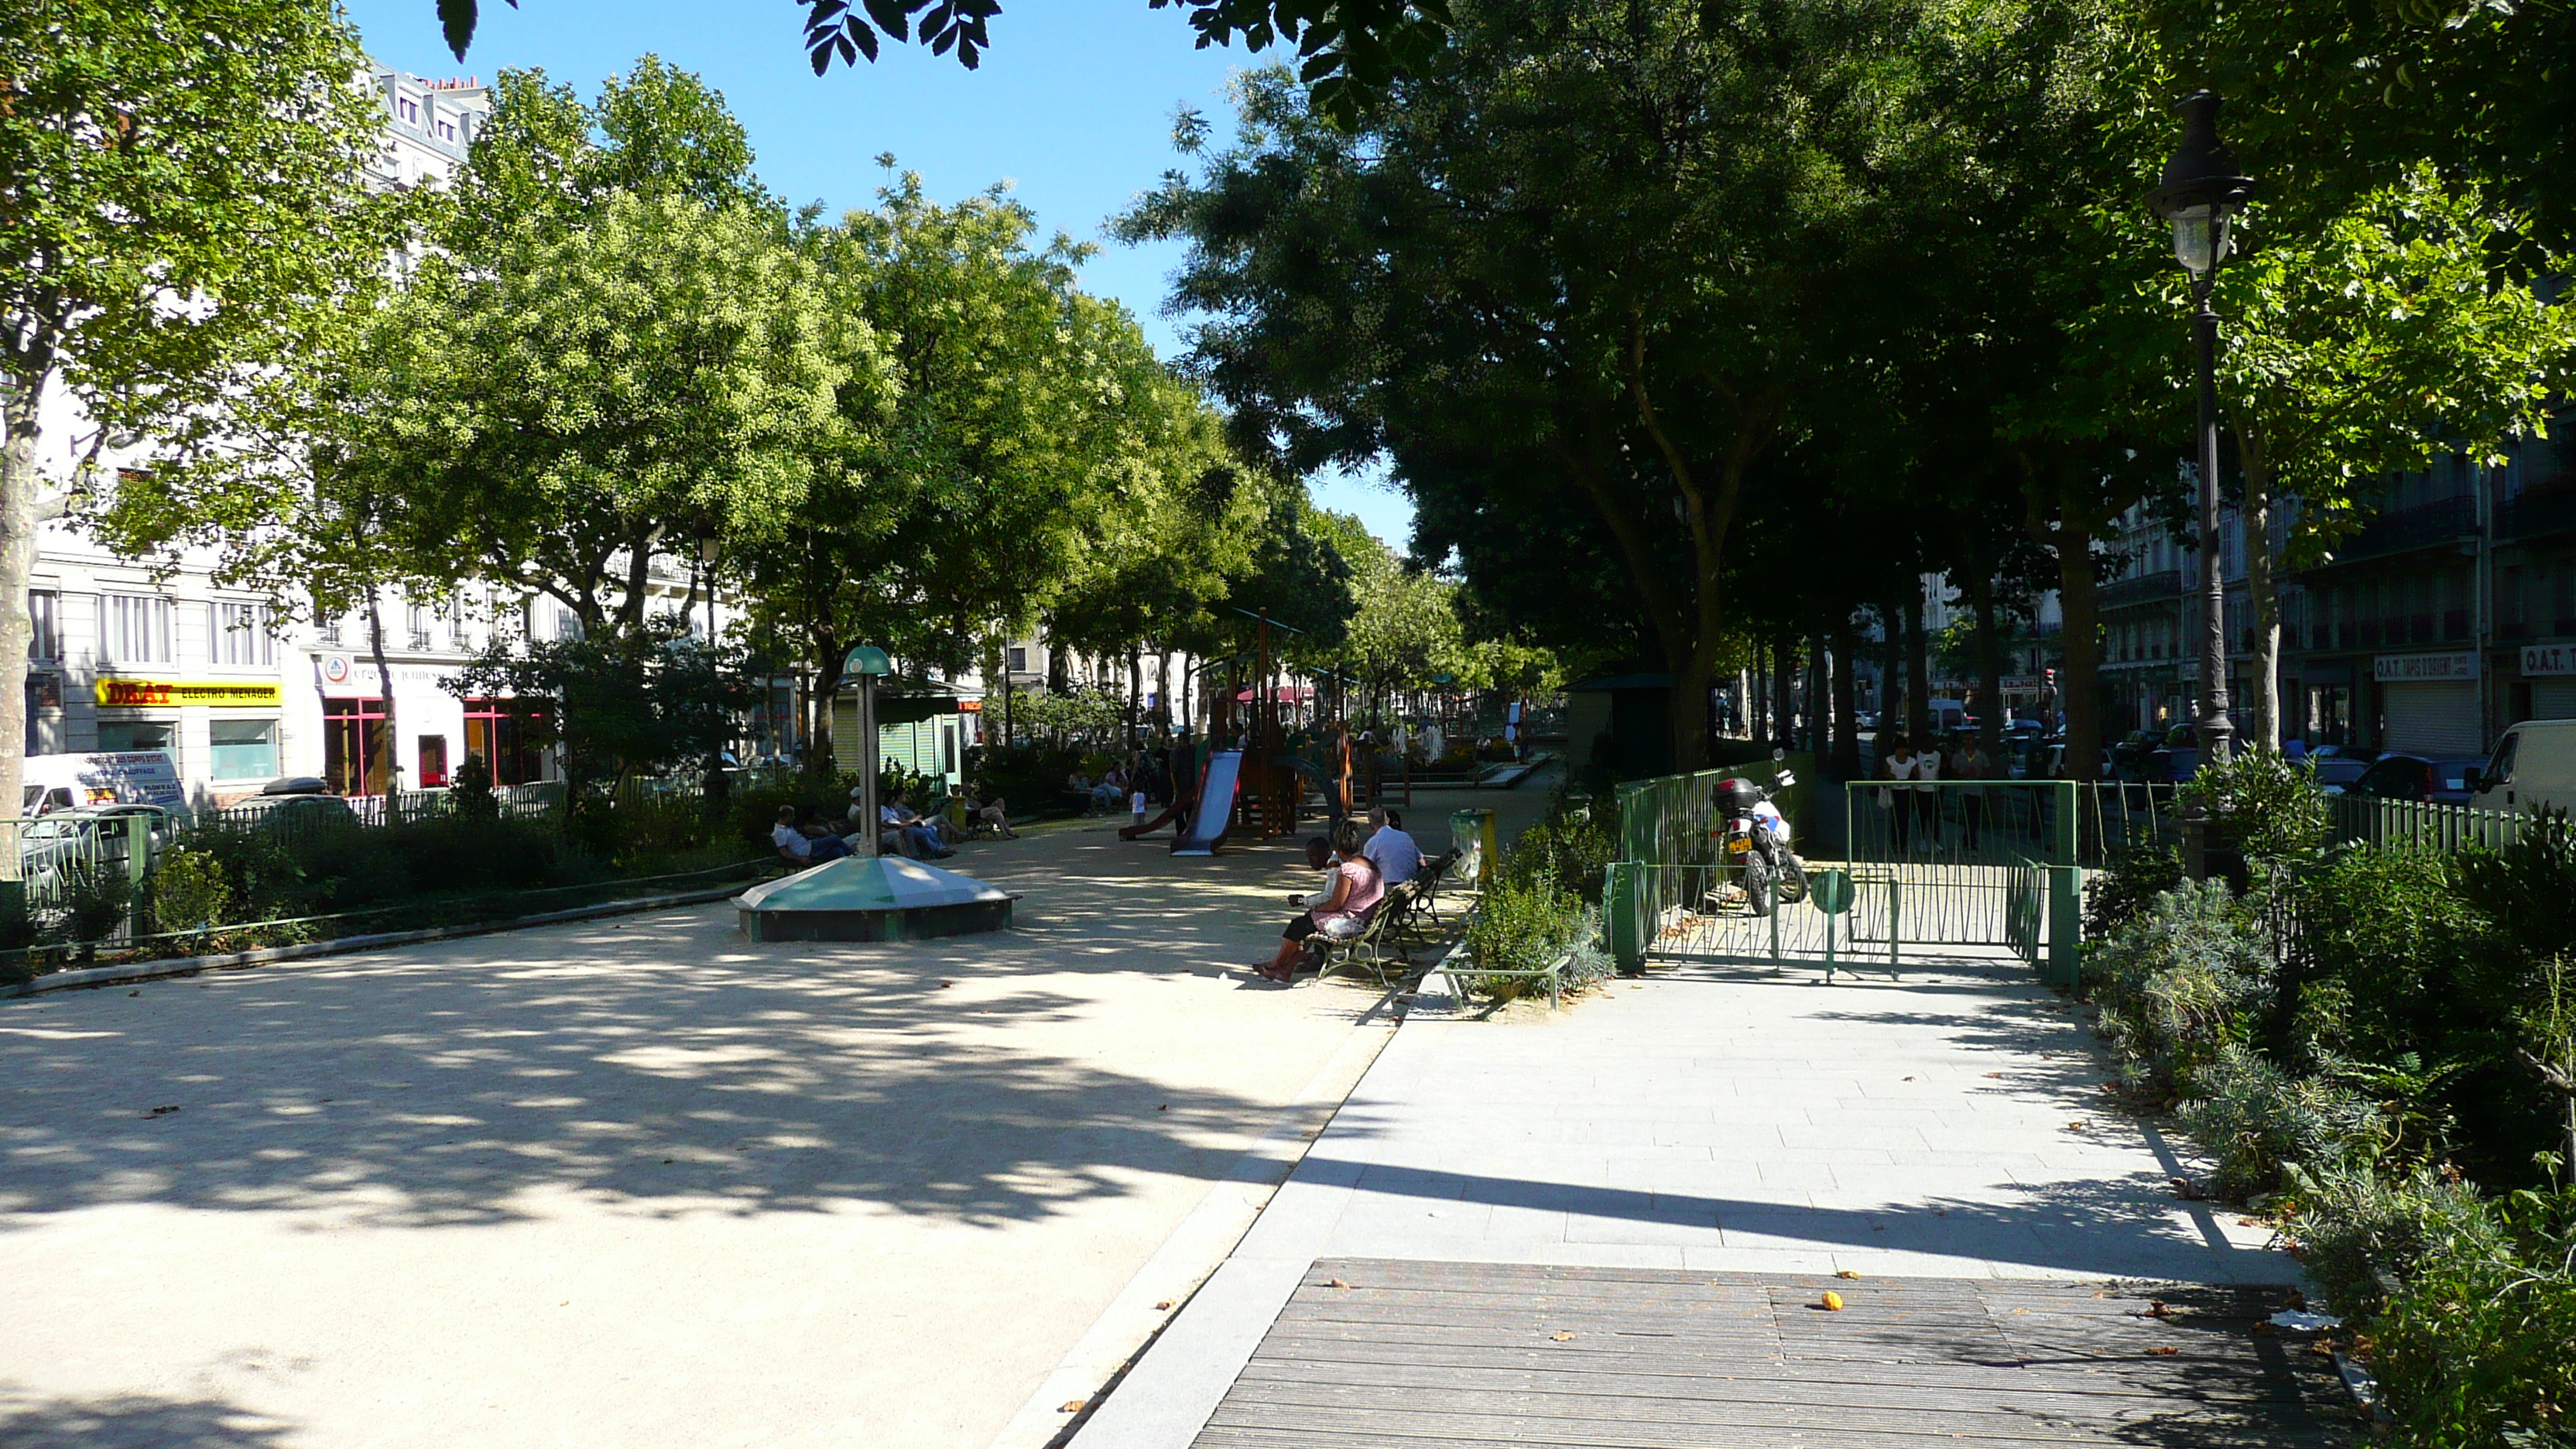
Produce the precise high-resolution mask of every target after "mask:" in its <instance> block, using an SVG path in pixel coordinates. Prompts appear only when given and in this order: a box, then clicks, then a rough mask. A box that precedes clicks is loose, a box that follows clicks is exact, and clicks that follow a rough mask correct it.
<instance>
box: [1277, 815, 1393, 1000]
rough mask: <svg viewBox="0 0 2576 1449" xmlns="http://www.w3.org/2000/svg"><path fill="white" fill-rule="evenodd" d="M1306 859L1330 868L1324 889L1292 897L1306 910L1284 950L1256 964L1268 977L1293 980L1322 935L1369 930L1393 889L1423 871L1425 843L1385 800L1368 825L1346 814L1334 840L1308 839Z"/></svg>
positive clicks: (1334, 937) (1339, 936) (1342, 936)
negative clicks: (1308, 945)
mask: <svg viewBox="0 0 2576 1449" xmlns="http://www.w3.org/2000/svg"><path fill="white" fill-rule="evenodd" d="M1306 864H1307V866H1308V867H1309V868H1310V869H1313V870H1317V871H1322V872H1326V873H1327V874H1326V875H1325V879H1324V883H1323V888H1322V889H1320V890H1317V891H1315V892H1313V893H1311V894H1307V895H1292V896H1290V897H1289V898H1288V903H1289V904H1290V905H1295V906H1303V907H1305V913H1304V914H1302V915H1300V916H1298V917H1297V919H1295V920H1293V921H1290V922H1289V923H1288V929H1287V931H1286V932H1285V933H1283V934H1282V935H1281V937H1280V940H1279V951H1278V954H1277V955H1275V956H1273V957H1271V959H1270V960H1268V961H1266V962H1263V963H1261V964H1260V965H1258V966H1255V967H1254V968H1253V971H1254V972H1255V973H1256V974H1258V975H1260V976H1261V977H1262V978H1263V979H1265V980H1269V981H1281V982H1284V981H1288V980H1290V979H1292V978H1293V977H1294V976H1295V975H1296V972H1297V967H1298V964H1299V961H1300V959H1301V958H1303V957H1304V956H1305V954H1306V943H1307V942H1309V941H1311V940H1313V939H1314V938H1316V937H1318V936H1321V937H1323V938H1324V939H1325V940H1327V941H1347V940H1349V939H1351V938H1352V937H1353V936H1356V935H1358V934H1359V933H1360V932H1362V931H1364V930H1367V929H1368V923H1369V918H1370V917H1372V916H1374V915H1376V914H1377V910H1378V907H1379V906H1381V905H1383V904H1385V902H1386V896H1387V892H1388V891H1389V890H1391V889H1393V888H1394V887H1396V886H1400V885H1402V884H1404V883H1405V882H1406V881H1409V880H1411V879H1413V878H1414V876H1416V875H1417V874H1419V873H1420V872H1421V870H1422V847H1420V846H1418V845H1416V844H1414V843H1413V837H1412V836H1410V835H1407V834H1405V833H1404V818H1403V817H1402V816H1401V815H1399V814H1398V813H1396V812H1395V811H1393V810H1389V809H1387V808H1386V807H1385V806H1382V805H1381V806H1376V807H1373V808H1372V809H1371V810H1370V811H1369V813H1368V823H1367V825H1365V826H1363V825H1362V824H1361V823H1360V822H1359V821H1358V820H1356V819H1352V818H1350V817H1347V816H1346V817H1344V818H1343V819H1341V820H1340V821H1338V822H1336V823H1335V824H1334V826H1333V833H1332V836H1331V838H1330V839H1329V840H1327V839H1326V838H1325V837H1323V836H1320V835H1319V836H1316V837H1315V838H1314V839H1312V840H1309V841H1307V842H1306Z"/></svg>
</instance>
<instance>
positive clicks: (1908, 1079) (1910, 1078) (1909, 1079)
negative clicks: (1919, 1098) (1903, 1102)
mask: <svg viewBox="0 0 2576 1449" xmlns="http://www.w3.org/2000/svg"><path fill="white" fill-rule="evenodd" d="M1905 1080H1907V1081H1909V1082H1910V1081H1913V1080H1914V1079H1913V1078H1912V1077H1907V1078H1906V1079H1905Z"/></svg>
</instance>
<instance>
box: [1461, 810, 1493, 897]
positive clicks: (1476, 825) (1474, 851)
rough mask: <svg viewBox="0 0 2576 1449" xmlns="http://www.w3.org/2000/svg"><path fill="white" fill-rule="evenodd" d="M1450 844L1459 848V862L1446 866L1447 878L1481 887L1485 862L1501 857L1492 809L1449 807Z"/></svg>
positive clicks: (1482, 885)
mask: <svg viewBox="0 0 2576 1449" xmlns="http://www.w3.org/2000/svg"><path fill="white" fill-rule="evenodd" d="M1449 848H1450V849H1451V850H1454V851H1457V852H1458V863H1457V864H1456V865H1454V866H1451V867H1450V868H1449V878H1450V879H1451V880H1454V881H1456V882H1458V883H1459V884H1460V885H1463V886H1467V887H1470V888H1472V889H1475V890H1483V889H1484V888H1485V863H1486V862H1487V861H1498V860H1500V859H1501V858H1502V851H1501V848H1500V846H1499V845H1498V843H1497V842H1496V841H1495V839H1494V812H1493V811H1491V810H1452V811H1450V812H1449Z"/></svg>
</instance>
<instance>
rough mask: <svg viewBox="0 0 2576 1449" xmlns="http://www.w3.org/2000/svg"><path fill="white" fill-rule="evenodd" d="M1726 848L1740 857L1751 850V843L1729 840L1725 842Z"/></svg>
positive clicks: (1748, 841)
mask: <svg viewBox="0 0 2576 1449" xmlns="http://www.w3.org/2000/svg"><path fill="white" fill-rule="evenodd" d="M1726 848H1727V849H1728V850H1731V851H1733V852H1735V853H1736V854H1737V855H1742V854H1743V853H1745V852H1746V851H1748V850H1751V849H1752V848H1753V842H1752V841H1750V840H1730V841H1728V842H1726Z"/></svg>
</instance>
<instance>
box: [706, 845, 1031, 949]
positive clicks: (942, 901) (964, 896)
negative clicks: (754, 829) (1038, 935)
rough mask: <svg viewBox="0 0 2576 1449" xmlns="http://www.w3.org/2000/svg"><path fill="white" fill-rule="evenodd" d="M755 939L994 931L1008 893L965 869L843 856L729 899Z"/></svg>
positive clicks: (1006, 909)
mask: <svg viewBox="0 0 2576 1449" xmlns="http://www.w3.org/2000/svg"><path fill="white" fill-rule="evenodd" d="M733 904H734V908H735V909H736V910H737V911H739V912H741V922H742V933H743V934H744V935H746V936H748V937H750V938H751V939H753V940H755V941H909V940H918V939H921V938H923V937H927V936H959V935H965V934H967V933H969V932H973V931H999V930H1004V929H1007V928H1008V927H1009V926H1010V924H1011V896H1010V894H1009V893H1008V892H1007V891H1003V890H1000V889H997V888H996V887H993V886H990V885H987V884H985V883H984V882H982V881H980V880H977V879H975V878H974V877H973V876H970V875H959V874H958V873H957V872H955V871H953V870H941V869H940V868H938V867H937V866H933V865H924V864H922V863H921V862H920V861H917V860H911V859H907V858H905V857H903V856H899V855H890V856H880V857H877V858H874V859H870V858H869V857H866V856H845V857H843V858H842V859H840V860H833V861H826V862H824V863H823V864H821V865H818V866H815V867H814V868H813V869H811V870H803V871H798V872H797V873H796V874H794V875H791V876H784V877H781V878H780V879H778V880H773V881H764V882H762V883H761V884H759V885H756V886H753V887H752V888H751V889H749V890H747V891H744V892H743V893H742V894H741V895H738V896H736V897H734V898H733Z"/></svg>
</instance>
